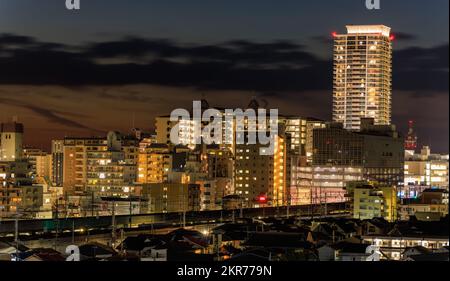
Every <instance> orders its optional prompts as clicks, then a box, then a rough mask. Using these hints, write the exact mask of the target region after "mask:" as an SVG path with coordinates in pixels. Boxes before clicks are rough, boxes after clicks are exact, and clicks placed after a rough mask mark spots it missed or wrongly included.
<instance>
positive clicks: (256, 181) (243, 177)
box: [234, 134, 291, 207]
mask: <svg viewBox="0 0 450 281" xmlns="http://www.w3.org/2000/svg"><path fill="white" fill-rule="evenodd" d="M262 147H266V145H264V146H263V145H260V144H255V145H245V144H244V145H236V152H235V155H236V160H235V161H236V162H235V173H234V182H235V193H236V194H237V195H239V196H241V197H242V198H243V200H244V205H245V206H246V207H261V203H260V202H259V201H258V198H259V197H260V196H265V197H267V198H268V203H267V204H268V205H271V206H284V205H287V204H288V202H289V201H290V200H289V188H290V181H291V176H290V173H291V167H290V166H291V162H290V155H289V153H288V150H289V148H290V137H289V135H287V134H279V135H278V136H277V137H275V153H274V155H260V148H262Z"/></svg>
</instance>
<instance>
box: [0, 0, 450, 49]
mask: <svg viewBox="0 0 450 281" xmlns="http://www.w3.org/2000/svg"><path fill="white" fill-rule="evenodd" d="M448 6H449V1H448V0H427V1H424V0H381V10H379V11H374V10H367V9H366V7H365V0H338V1H336V0H309V1H303V0H282V1H280V0H226V1H219V0H81V7H82V9H81V10H80V11H77V12H71V11H67V10H66V9H65V0H38V1H37V0H0V31H3V32H12V33H17V34H22V35H30V36H35V37H37V38H40V39H42V40H47V41H57V42H64V43H80V42H85V41H93V40H104V39H110V38H114V37H118V36H123V35H136V36H144V37H156V38H171V39H177V40H180V41H183V42H187V43H211V42H213V43H216V42H221V41H227V40H230V39H245V40H254V41H269V40H273V39H277V40H279V39H288V40H293V41H296V42H299V43H303V44H306V43H308V41H309V39H311V38H312V37H317V36H327V35H328V34H330V33H331V32H333V31H335V30H336V31H341V32H344V30H345V29H344V26H345V25H346V24H349V23H351V24H373V23H383V24H385V25H388V26H391V27H392V28H393V32H402V33H407V34H411V35H415V36H416V37H417V38H416V40H414V42H408V43H406V44H403V42H402V44H401V45H400V47H403V46H404V45H406V46H408V45H411V44H414V45H419V46H433V45H438V44H442V43H444V42H448V36H449V29H448V8H449V7H448ZM316 47H317V46H315V45H314V44H313V43H311V46H310V49H311V50H314V51H317V50H319V51H320V52H321V54H322V55H329V54H328V53H325V51H326V50H324V49H323V48H318V49H317V48H316Z"/></svg>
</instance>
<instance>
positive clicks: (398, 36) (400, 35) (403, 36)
mask: <svg viewBox="0 0 450 281" xmlns="http://www.w3.org/2000/svg"><path fill="white" fill-rule="evenodd" d="M394 36H395V40H398V41H414V40H416V39H417V36H416V35H414V34H411V33H406V32H394Z"/></svg>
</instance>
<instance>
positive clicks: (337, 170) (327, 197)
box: [291, 166, 363, 205]
mask: <svg viewBox="0 0 450 281" xmlns="http://www.w3.org/2000/svg"><path fill="white" fill-rule="evenodd" d="M362 180H363V169H362V168H361V167H351V166H333V167H332V166H304V167H296V168H295V172H293V177H292V182H293V184H292V187H291V205H308V204H322V203H335V202H345V201H347V197H346V193H347V192H346V190H345V187H346V186H347V184H348V183H349V182H354V181H362Z"/></svg>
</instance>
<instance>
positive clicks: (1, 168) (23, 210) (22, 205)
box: [0, 160, 44, 218]
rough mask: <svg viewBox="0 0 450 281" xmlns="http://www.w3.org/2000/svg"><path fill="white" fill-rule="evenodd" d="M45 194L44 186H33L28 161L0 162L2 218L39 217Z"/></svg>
mask: <svg viewBox="0 0 450 281" xmlns="http://www.w3.org/2000/svg"><path fill="white" fill-rule="evenodd" d="M43 193H44V190H43V186H42V185H33V183H32V179H31V172H30V164H29V163H28V162H27V161H26V160H16V161H7V162H0V217H9V218H11V217H13V216H15V215H20V217H21V218H35V217H37V216H38V214H39V212H40V210H41V208H42V206H43V203H44V202H43Z"/></svg>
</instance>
